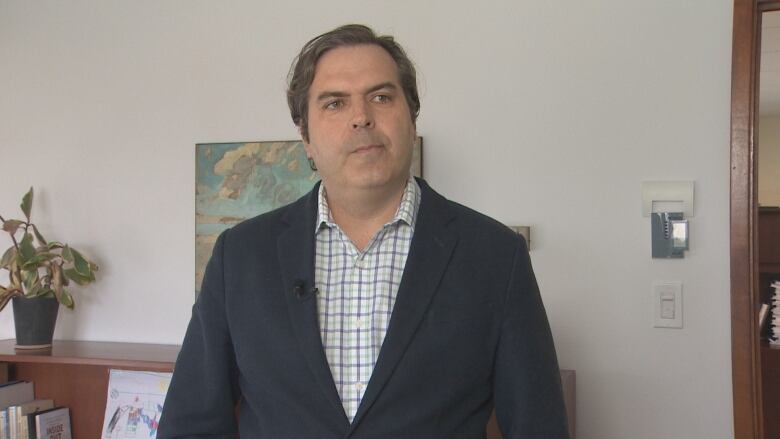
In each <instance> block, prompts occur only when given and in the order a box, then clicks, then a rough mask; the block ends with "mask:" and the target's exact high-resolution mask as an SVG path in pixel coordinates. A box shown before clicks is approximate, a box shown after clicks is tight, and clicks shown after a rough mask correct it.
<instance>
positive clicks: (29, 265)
mask: <svg viewBox="0 0 780 439" xmlns="http://www.w3.org/2000/svg"><path fill="white" fill-rule="evenodd" d="M56 257H57V255H56V254H54V253H38V254H37V255H35V256H34V257H32V258H30V259H29V260H27V261H26V262H25V263H24V264H22V270H31V269H33V268H37V267H40V266H41V265H42V263H43V262H44V261H51V260H52V259H54V258H56Z"/></svg>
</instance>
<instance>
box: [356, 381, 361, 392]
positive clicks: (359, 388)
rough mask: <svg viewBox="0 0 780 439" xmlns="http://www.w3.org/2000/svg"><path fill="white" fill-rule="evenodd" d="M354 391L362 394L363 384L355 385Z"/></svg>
mask: <svg viewBox="0 0 780 439" xmlns="http://www.w3.org/2000/svg"><path fill="white" fill-rule="evenodd" d="M355 390H357V391H358V392H362V391H363V383H355Z"/></svg>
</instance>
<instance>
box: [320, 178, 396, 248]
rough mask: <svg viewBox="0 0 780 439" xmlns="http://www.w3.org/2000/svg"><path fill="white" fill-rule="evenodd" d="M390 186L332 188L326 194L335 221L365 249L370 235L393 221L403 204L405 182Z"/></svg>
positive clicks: (353, 240) (355, 242) (359, 246)
mask: <svg viewBox="0 0 780 439" xmlns="http://www.w3.org/2000/svg"><path fill="white" fill-rule="evenodd" d="M407 181H408V180H404V181H403V183H402V184H400V185H395V186H394V187H391V188H381V189H380V188H378V189H369V190H347V191H341V192H339V191H336V192H335V193H334V192H332V191H330V190H329V189H328V188H327V186H325V194H326V197H327V200H328V207H329V208H330V214H331V216H332V217H333V221H334V222H335V223H336V224H338V225H339V227H340V228H341V230H342V231H343V232H344V233H345V234H346V235H347V236H348V237H349V239H350V240H351V241H352V242H353V243H354V244H355V246H356V247H357V248H358V249H359V250H360V251H363V250H364V249H365V248H366V246H367V245H368V243H369V241H370V240H371V238H372V237H373V236H374V235H375V234H376V232H377V231H378V230H379V229H380V228H382V226H384V225H385V224H387V223H388V222H390V221H391V220H392V219H393V218H394V217H395V214H396V212H397V211H398V206H399V205H400V204H401V199H402V198H403V194H404V190H405V189H406V183H407Z"/></svg>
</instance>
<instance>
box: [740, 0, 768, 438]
mask: <svg viewBox="0 0 780 439" xmlns="http://www.w3.org/2000/svg"><path fill="white" fill-rule="evenodd" d="M771 10H780V0H734V32H733V40H732V64H731V220H730V221H731V225H730V228H731V231H730V240H731V364H732V391H733V403H734V437H735V439H762V438H763V436H764V434H763V433H764V432H763V413H762V403H761V402H762V398H761V357H760V355H761V345H760V342H759V329H758V315H757V312H756V311H757V310H756V306H757V304H758V297H757V296H758V236H757V235H758V232H757V220H758V200H757V193H758V192H757V184H756V183H757V168H758V166H757V157H758V154H757V153H758V151H757V148H756V142H755V139H756V137H757V134H758V126H757V125H756V124H755V120H756V117H757V115H758V90H759V87H758V81H759V75H758V73H759V66H760V64H759V61H760V60H759V56H760V52H759V50H760V41H761V39H760V38H761V25H760V24H761V13H763V12H765V11H771Z"/></svg>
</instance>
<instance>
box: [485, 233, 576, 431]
mask: <svg viewBox="0 0 780 439" xmlns="http://www.w3.org/2000/svg"><path fill="white" fill-rule="evenodd" d="M503 312H504V314H503V317H502V323H501V334H500V339H499V342H498V350H497V352H496V361H495V371H494V389H493V390H494V401H495V405H496V407H495V408H496V419H497V420H498V425H499V428H500V429H501V432H502V434H503V437H504V438H505V439H520V438H545V439H568V438H569V433H568V425H567V420H566V409H565V406H564V402H563V392H562V389H561V377H560V372H559V370H558V360H557V358H556V355H555V346H554V345H553V339H552V334H551V332H550V326H549V323H548V321H547V315H546V313H545V311H544V305H543V304H542V299H541V296H540V295H539V287H538V286H537V283H536V278H535V277H534V273H533V269H532V268H531V260H530V257H529V256H528V250H527V247H526V246H525V241H524V240H522V239H521V245H518V250H517V252H516V253H515V257H514V263H513V268H512V275H511V276H510V280H509V286H508V288H507V291H506V297H505V298H504V307H503Z"/></svg>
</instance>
